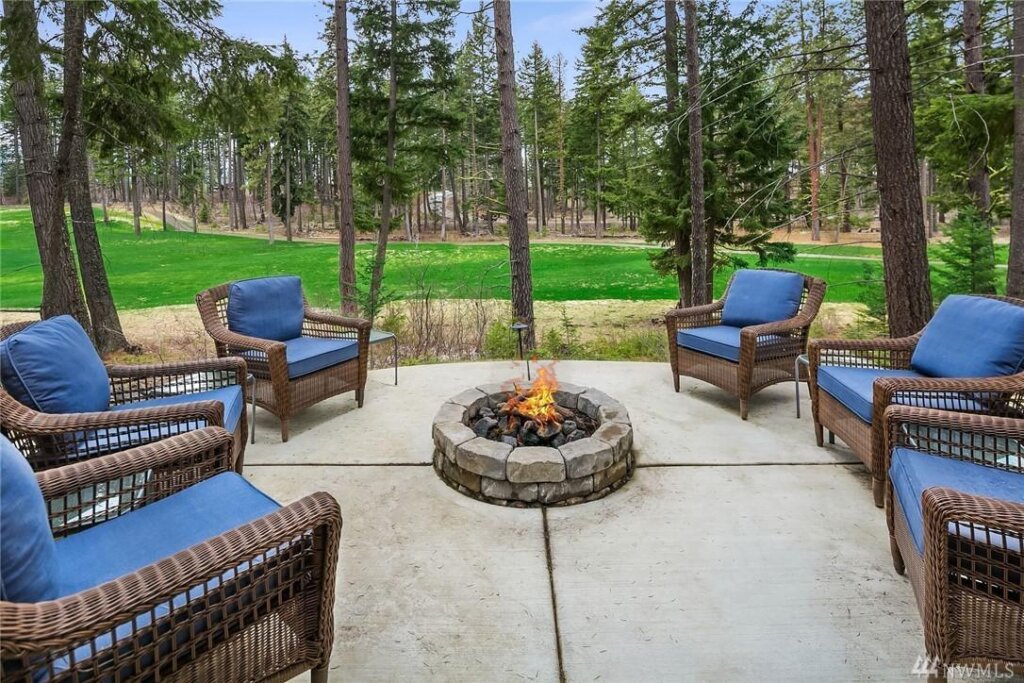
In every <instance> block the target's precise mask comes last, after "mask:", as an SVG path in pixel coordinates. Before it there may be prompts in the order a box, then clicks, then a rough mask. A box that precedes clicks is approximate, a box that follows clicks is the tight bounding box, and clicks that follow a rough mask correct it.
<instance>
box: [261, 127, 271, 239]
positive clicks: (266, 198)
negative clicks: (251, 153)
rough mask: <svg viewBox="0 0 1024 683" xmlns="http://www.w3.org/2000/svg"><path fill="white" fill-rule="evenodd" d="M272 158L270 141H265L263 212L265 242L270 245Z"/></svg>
mask: <svg viewBox="0 0 1024 683" xmlns="http://www.w3.org/2000/svg"><path fill="white" fill-rule="evenodd" d="M273 158H274V157H273V148H272V145H271V142H270V140H267V178H266V180H265V181H264V182H265V184H264V186H263V204H264V208H263V211H264V212H265V213H266V214H267V242H269V243H270V244H273V243H274V205H273V201H274V199H273V197H272V196H271V191H272V188H273V187H274V179H273V176H272V171H271V166H272V162H273Z"/></svg>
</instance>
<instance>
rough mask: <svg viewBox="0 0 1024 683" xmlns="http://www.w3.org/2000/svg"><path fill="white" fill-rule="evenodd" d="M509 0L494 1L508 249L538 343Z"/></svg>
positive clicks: (522, 312) (518, 302)
mask: <svg viewBox="0 0 1024 683" xmlns="http://www.w3.org/2000/svg"><path fill="white" fill-rule="evenodd" d="M510 4H511V3H510V1H509V0H495V2H494V47H495V56H496V59H497V62H498V96H499V103H500V104H499V106H500V110H501V167H502V170H503V171H504V175H505V198H506V202H507V204H508V252H509V265H510V267H511V271H512V314H513V315H514V316H515V318H516V320H518V321H519V322H521V323H525V324H526V325H528V326H529V328H528V329H527V330H526V344H527V346H528V347H529V348H531V349H532V348H534V346H536V331H535V330H534V317H533V275H532V273H531V269H530V231H529V226H528V225H527V222H526V221H527V219H526V183H525V177H524V173H523V157H522V141H521V140H520V137H519V117H518V116H517V114H516V75H515V53H514V49H513V43H512V8H511V6H510Z"/></svg>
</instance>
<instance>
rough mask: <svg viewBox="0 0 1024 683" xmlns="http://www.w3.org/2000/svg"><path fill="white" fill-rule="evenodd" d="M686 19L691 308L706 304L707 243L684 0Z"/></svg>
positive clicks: (691, 42) (693, 34) (692, 53)
mask: <svg viewBox="0 0 1024 683" xmlns="http://www.w3.org/2000/svg"><path fill="white" fill-rule="evenodd" d="M683 9H684V10H685V15H686V86H687V87H686V90H687V100H688V102H687V104H688V105H689V113H690V116H689V124H690V221H691V226H690V263H691V269H692V272H691V278H692V282H693V291H692V292H691V294H692V297H693V305H695V306H700V305H701V304H706V303H707V302H708V301H709V297H710V295H711V292H710V289H709V287H708V285H709V280H710V278H709V277H708V265H709V262H710V260H709V259H708V258H707V253H708V248H709V242H710V240H709V239H708V234H707V223H706V222H705V221H704V144H703V140H702V135H701V128H703V117H702V115H701V103H700V64H699V62H698V56H697V3H696V2H695V1H694V0H684V2H683Z"/></svg>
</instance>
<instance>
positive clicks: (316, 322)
mask: <svg viewBox="0 0 1024 683" xmlns="http://www.w3.org/2000/svg"><path fill="white" fill-rule="evenodd" d="M371 327H372V323H371V322H370V321H369V320H363V319H361V318H346V317H344V316H341V315H336V314H334V313H324V312H320V311H314V310H312V309H309V308H307V309H306V313H305V317H304V319H303V321H302V333H303V334H304V335H308V336H310V337H320V338H329V339H356V340H358V341H359V345H360V347H361V350H360V353H365V351H364V350H363V349H365V348H366V346H367V344H369V342H370V328H371Z"/></svg>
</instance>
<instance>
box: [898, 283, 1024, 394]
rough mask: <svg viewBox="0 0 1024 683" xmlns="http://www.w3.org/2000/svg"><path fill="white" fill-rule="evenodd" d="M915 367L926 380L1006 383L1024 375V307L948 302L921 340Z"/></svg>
mask: <svg viewBox="0 0 1024 683" xmlns="http://www.w3.org/2000/svg"><path fill="white" fill-rule="evenodd" d="M910 367H912V368H913V369H914V370H916V371H917V372H920V373H921V374H922V375H925V376H927V377H1001V376H1004V375H1012V374H1014V373H1017V372H1021V371H1022V370H1024V306H1015V305H1013V304H1011V303H1008V302H1006V301H1000V300H998V299H989V298H986V297H981V296H963V295H956V296H950V297H947V298H946V300H945V301H943V302H942V305H941V306H939V309H938V310H937V311H935V316H934V317H933V318H932V319H931V321H930V322H929V323H928V325H927V326H925V328H924V331H923V332H922V334H921V338H920V340H918V342H917V346H916V347H915V348H914V355H913V356H911V358H910Z"/></svg>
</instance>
